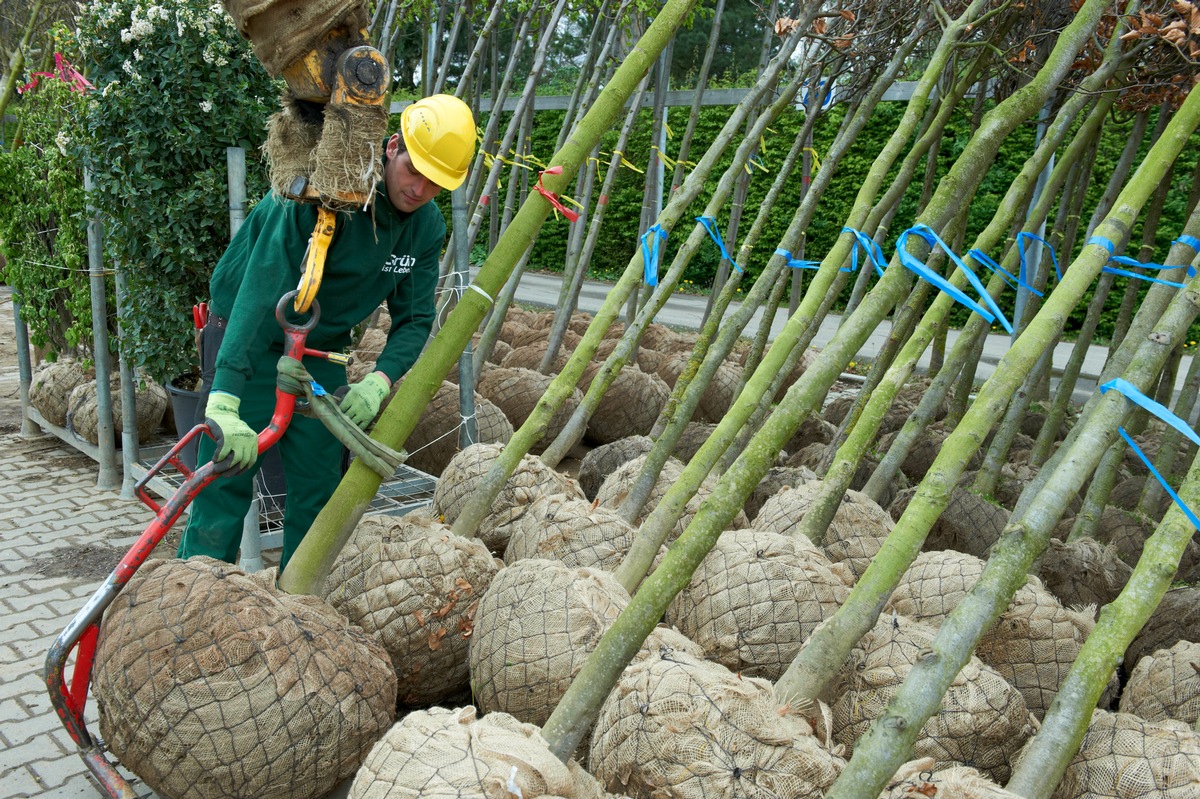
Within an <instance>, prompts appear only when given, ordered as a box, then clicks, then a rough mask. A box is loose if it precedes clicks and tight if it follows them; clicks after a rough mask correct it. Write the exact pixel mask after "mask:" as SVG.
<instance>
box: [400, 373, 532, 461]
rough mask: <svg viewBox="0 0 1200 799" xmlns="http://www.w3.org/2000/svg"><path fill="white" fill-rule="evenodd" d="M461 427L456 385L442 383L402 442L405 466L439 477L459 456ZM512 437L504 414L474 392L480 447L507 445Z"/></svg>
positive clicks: (476, 430)
mask: <svg viewBox="0 0 1200 799" xmlns="http://www.w3.org/2000/svg"><path fill="white" fill-rule="evenodd" d="M462 424H463V418H462V410H461V406H460V404H459V389H458V385H457V384H455V383H451V382H450V381H448V380H443V381H442V384H441V385H440V386H438V390H437V392H436V393H435V394H434V395H433V399H431V400H429V404H428V405H426V406H425V410H423V411H421V420H420V421H419V422H417V426H416V427H414V428H413V431H412V433H411V434H410V435H409V437H408V440H407V441H405V442H404V448H405V449H407V450H408V460H406V461H405V463H407V464H408V465H409V466H411V467H413V468H414V469H420V470H421V471H423V472H426V473H427V474H432V475H434V476H437V475H440V474H441V473H442V472H444V471H445V470H446V466H448V465H449V463H450V460H451V458H453V457H454V456H455V455H456V454H458V453H459V452H460V450H459V448H458V432H459V428H460V427H461V426H462ZM512 434H513V427H512V423H511V422H509V421H508V417H507V416H505V415H504V411H502V410H500V409H499V408H497V407H496V406H495V405H493V404H492V403H491V402H489V401H488V400H486V399H485V398H484V397H483V396H482V395H480V394H479V393H478V392H476V394H475V436H476V439H475V440H476V441H478V442H479V443H481V444H507V443H508V441H509V439H510V438H512Z"/></svg>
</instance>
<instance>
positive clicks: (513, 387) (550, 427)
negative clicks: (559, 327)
mask: <svg viewBox="0 0 1200 799" xmlns="http://www.w3.org/2000/svg"><path fill="white" fill-rule="evenodd" d="M553 379H554V378H552V377H550V376H549V375H544V374H541V373H540V372H535V371H533V370H532V369H506V368H497V369H490V370H488V371H487V372H486V373H484V375H483V376H482V377H481V378H480V379H479V383H478V384H477V389H478V390H479V393H480V394H482V395H483V396H485V397H487V398H488V399H489V400H491V402H492V404H494V405H495V406H496V407H498V408H499V409H500V410H502V411H504V415H505V416H507V417H508V421H509V422H511V423H512V426H513V429H514V430H515V429H517V428H519V427H521V425H523V424H525V420H526V419H528V418H529V416H530V414H532V413H533V410H534V408H535V407H536V406H537V404H538V400H540V399H541V398H542V396H543V395H544V394H545V393H546V390H547V389H548V388H549V387H550V382H551V381H552V380H553ZM582 401H583V395H582V394H580V393H579V389H573V390H572V391H571V394H570V395H569V396H568V397H567V398H566V399H565V400H564V401H563V403H562V404H561V405H560V406H559V408H558V410H557V411H555V412H554V416H552V417H551V418H550V421H549V422H547V424H546V432H544V433H543V434H542V437H541V439H539V440H538V442H537V443H535V444H534V445H533V446H532V447H530V451H531V452H534V453H540V452H542V451H543V450H544V449H545V448H546V447H548V446H549V445H550V442H552V441H554V439H555V438H556V437H557V436H558V434H559V433H560V432H562V429H563V428H564V427H566V425H567V421H568V420H569V419H570V418H571V414H573V413H574V412H575V409H576V408H578V407H579V403H580V402H582Z"/></svg>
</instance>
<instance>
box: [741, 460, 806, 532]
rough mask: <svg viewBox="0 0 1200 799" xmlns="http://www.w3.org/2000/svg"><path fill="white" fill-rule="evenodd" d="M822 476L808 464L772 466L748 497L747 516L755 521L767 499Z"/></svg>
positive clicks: (745, 509)
mask: <svg viewBox="0 0 1200 799" xmlns="http://www.w3.org/2000/svg"><path fill="white" fill-rule="evenodd" d="M820 479H821V478H820V477H818V476H817V473H816V472H814V471H813V470H812V469H810V468H808V467H807V466H772V467H771V468H770V469H768V470H767V473H766V474H764V475H763V478H762V479H761V480H759V481H758V485H756V486H754V491H753V492H751V494H750V496H749V497H747V498H746V504H745V505H744V506H743V508H742V509H743V510H744V511H746V517H747V518H748V519H750V521H751V522H753V521H754V520H755V519H757V518H758V514H759V512H760V511H761V510H762V506H763V505H765V504H766V502H767V500H769V499H770V498H771V497H773V496H775V495H776V494H778V493H779V492H780V491H782V490H783V489H785V488H795V487H796V486H801V485H804V484H805V483H813V482H817V481H819V480H820Z"/></svg>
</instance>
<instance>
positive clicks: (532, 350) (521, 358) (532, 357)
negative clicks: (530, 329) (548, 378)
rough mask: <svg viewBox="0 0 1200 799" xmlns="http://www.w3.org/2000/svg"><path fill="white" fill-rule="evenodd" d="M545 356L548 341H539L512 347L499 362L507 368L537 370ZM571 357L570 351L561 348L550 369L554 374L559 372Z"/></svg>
mask: <svg viewBox="0 0 1200 799" xmlns="http://www.w3.org/2000/svg"><path fill="white" fill-rule="evenodd" d="M542 335H545V334H542ZM545 357H546V342H545V341H537V342H534V343H533V344H523V345H522V346H520V347H511V349H509V351H508V353H507V354H506V355H505V356H504V357H503V358H501V359H500V361H499V363H500V365H501V366H503V367H504V368H505V369H532V370H534V371H537V369H538V367H540V366H541V365H542V359H543V358H545ZM570 357H571V354H570V353H569V352H566V351H563V350H560V351H559V353H558V355H556V356H555V357H554V360H553V361H551V363H550V368H549V371H550V372H551V373H553V374H558V373H559V372H560V371H562V368H563V367H564V366H566V365H567V360H568V359H569V358H570Z"/></svg>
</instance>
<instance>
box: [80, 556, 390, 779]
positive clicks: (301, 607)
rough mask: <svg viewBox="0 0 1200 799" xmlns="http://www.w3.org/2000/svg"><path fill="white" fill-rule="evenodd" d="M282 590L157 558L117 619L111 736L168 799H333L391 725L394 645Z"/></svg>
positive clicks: (100, 694)
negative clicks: (327, 797)
mask: <svg viewBox="0 0 1200 799" xmlns="http://www.w3.org/2000/svg"><path fill="white" fill-rule="evenodd" d="M274 579H275V573H274V571H273V570H272V571H267V572H260V573H259V574H257V575H253V576H252V575H247V574H244V573H243V572H242V571H241V570H239V569H237V568H235V567H233V566H230V565H229V564H226V563H221V562H219V561H215V560H212V559H210V558H205V557H195V558H191V559H190V560H187V561H181V560H151V561H148V562H147V563H146V564H145V565H144V566H142V568H141V569H140V570H139V571H138V572H137V574H135V575H134V576H133V578H132V579H131V580H130V581H129V584H128V585H127V586H126V588H125V590H124V591H122V592H121V593H120V594H119V595H118V596H117V598H116V600H115V601H114V602H113V604H112V605H111V606H110V608H109V609H108V612H107V613H106V614H105V616H104V622H103V626H102V628H101V633H100V647H99V649H98V650H97V652H96V671H95V673H94V675H93V679H92V692H93V694H94V696H95V697H96V704H97V706H98V710H99V714H100V734H101V736H103V738H104V740H105V742H106V744H107V745H108V747H109V748H110V749H111V750H112V752H113V754H114V755H115V756H116V758H117V759H118V760H119V761H120V762H121V764H122V765H124V766H125V767H127V768H128V769H129V770H130V771H132V772H133V773H135V774H137V775H138V776H139V777H140V778H141V779H142V780H144V781H145V782H146V784H147V785H149V786H150V787H151V788H152V789H153V790H154V791H155V792H156V793H158V794H159V795H160V796H163V797H169V798H172V799H173V798H174V797H184V796H186V797H243V796H253V797H262V798H263V799H273V797H296V799H300V797H311V796H320V795H322V794H324V793H326V792H327V791H329V790H331V789H332V788H333V787H334V786H336V785H337V784H338V783H339V782H340V781H341V780H343V779H345V778H346V777H349V776H350V775H351V774H353V773H354V772H355V770H357V768H358V766H359V763H360V762H361V761H362V758H363V757H364V756H365V755H366V753H367V750H368V749H370V747H371V746H372V745H373V744H374V743H375V741H377V740H378V739H379V736H381V735H382V734H383V733H384V731H385V730H387V728H388V727H389V726H390V725H391V723H392V720H393V718H394V712H395V706H396V675H395V672H394V671H393V670H392V665H391V662H390V661H389V660H388V656H387V653H386V652H384V651H383V647H381V646H380V645H379V644H378V643H376V642H375V640H374V639H372V638H371V637H370V636H368V635H366V634H365V633H363V632H362V631H361V630H359V629H358V628H356V627H354V626H352V625H351V624H350V623H349V622H347V621H346V619H345V618H343V617H342V616H341V615H340V614H339V613H337V612H336V611H335V610H334V609H333V608H331V607H330V606H329V605H327V604H326V603H325V602H323V601H322V600H320V599H317V598H316V597H310V596H291V595H288V594H284V593H282V592H280V591H278V590H276V589H275V587H274Z"/></svg>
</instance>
